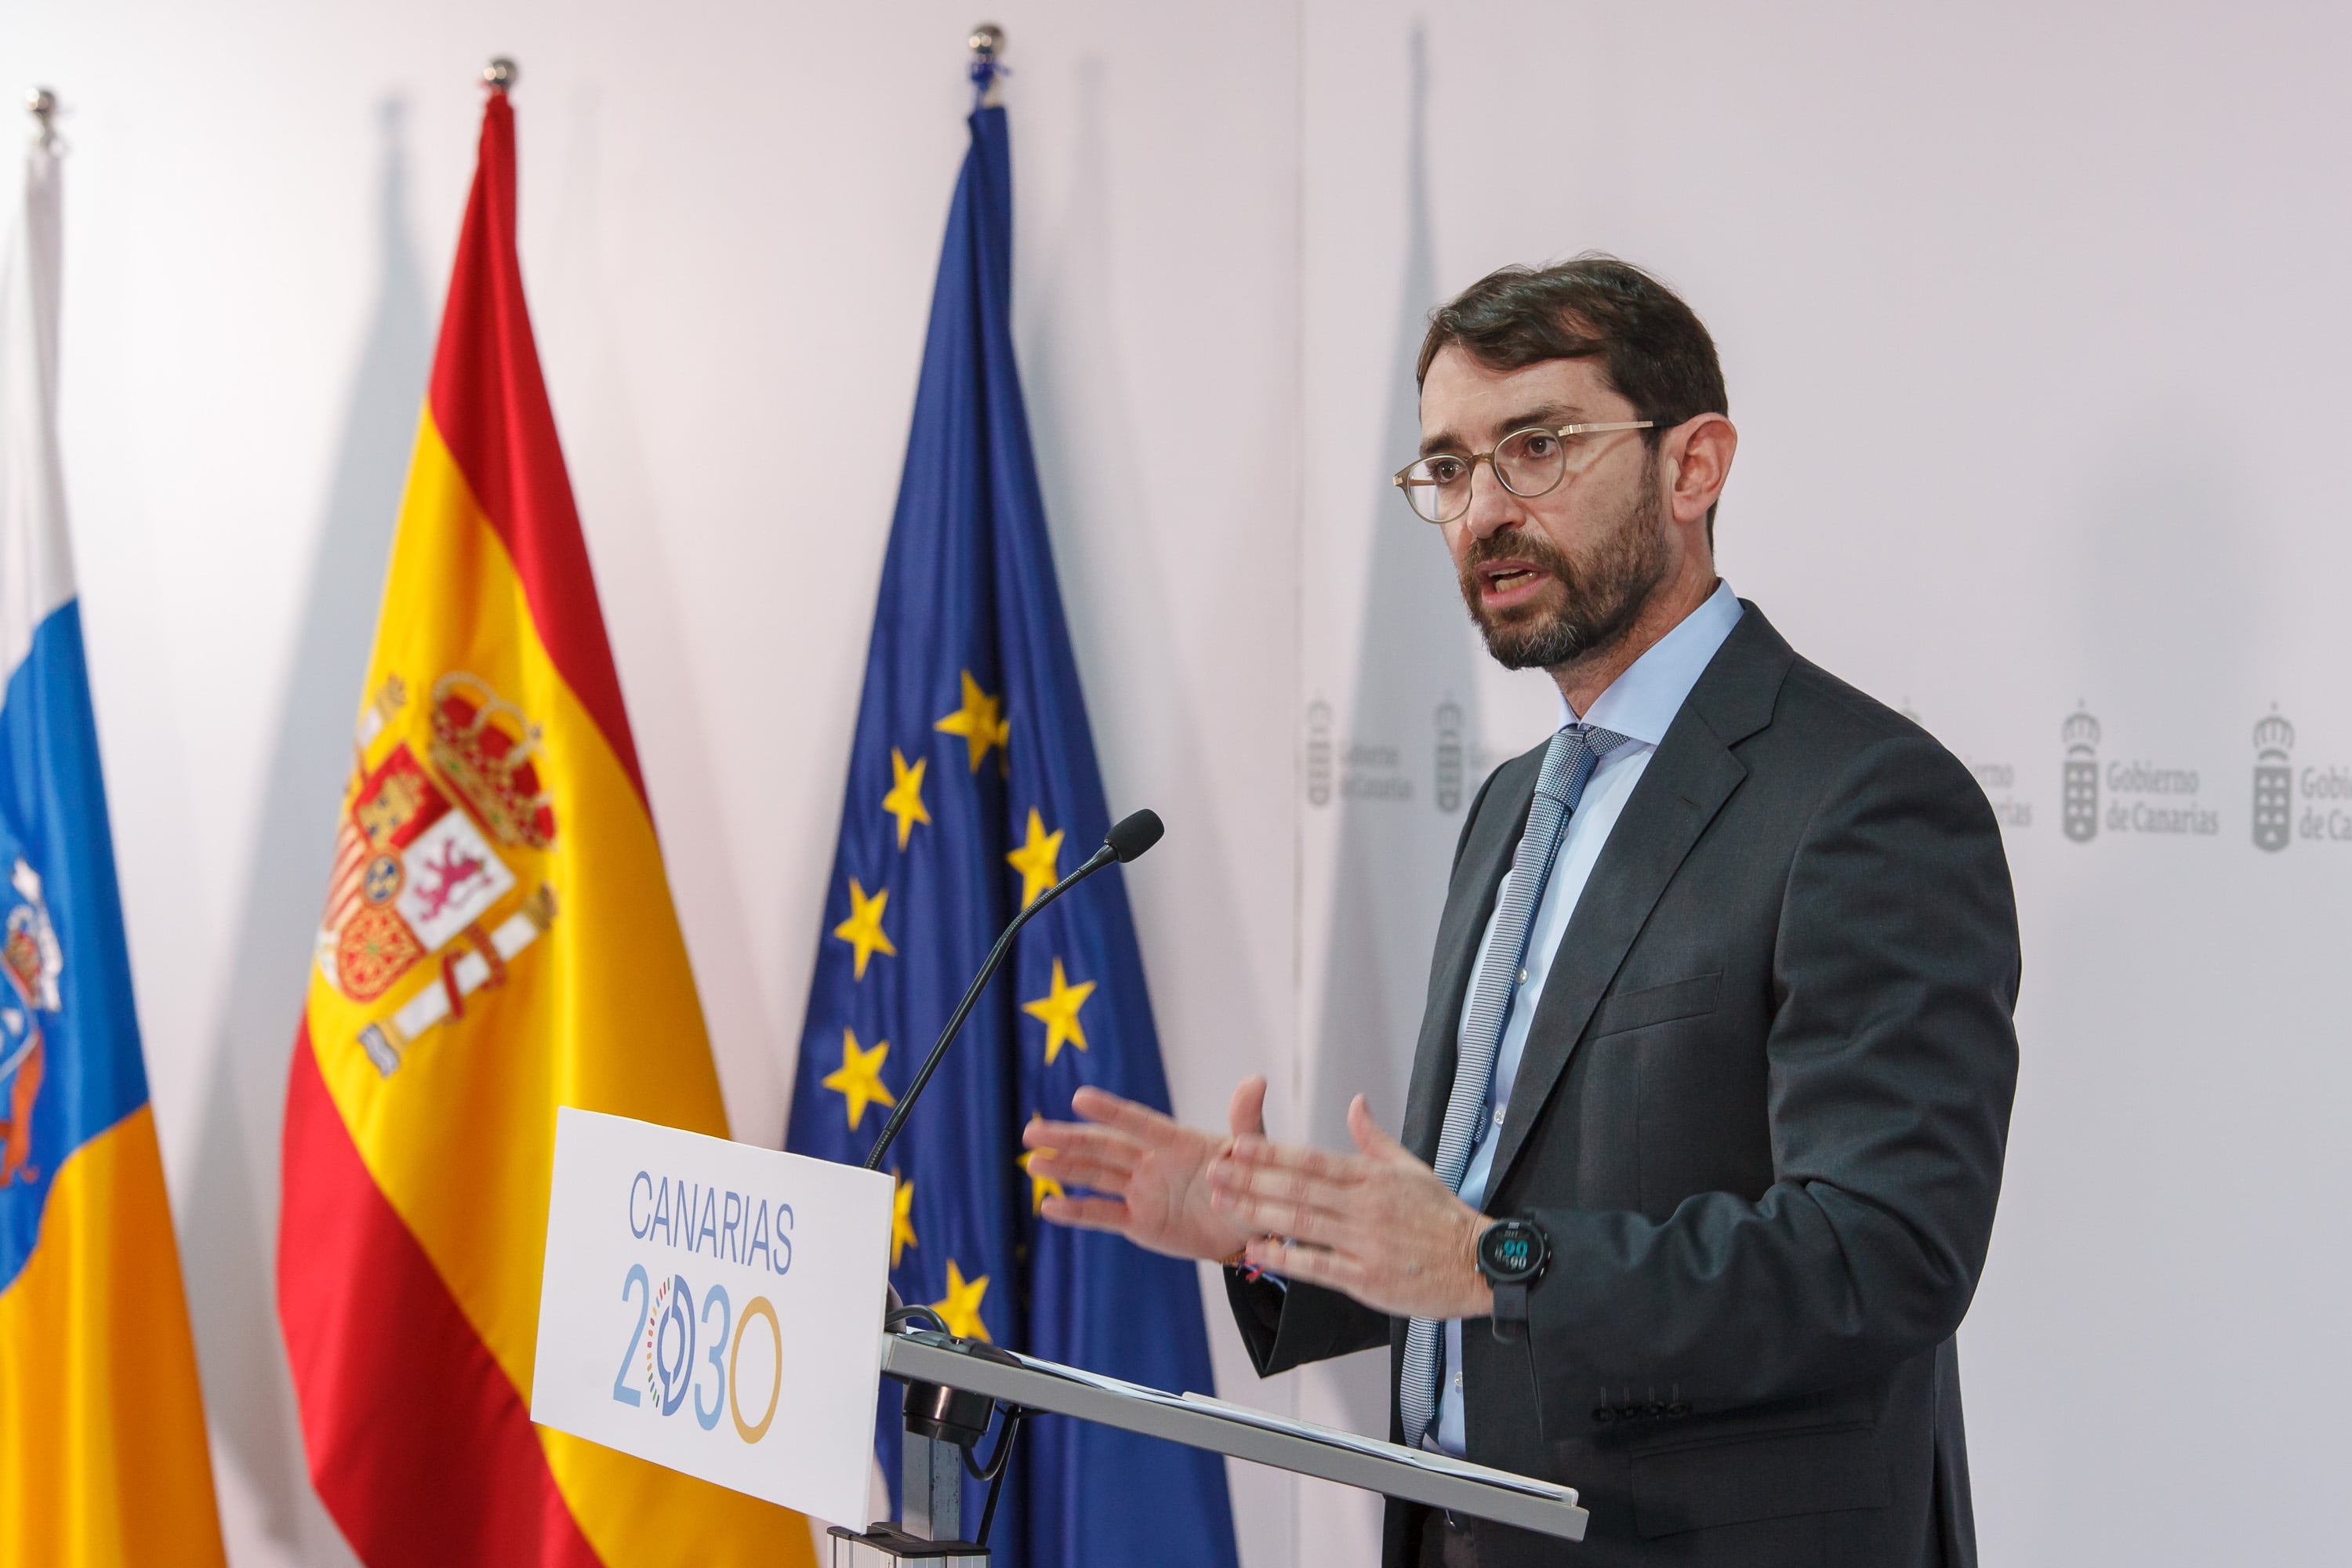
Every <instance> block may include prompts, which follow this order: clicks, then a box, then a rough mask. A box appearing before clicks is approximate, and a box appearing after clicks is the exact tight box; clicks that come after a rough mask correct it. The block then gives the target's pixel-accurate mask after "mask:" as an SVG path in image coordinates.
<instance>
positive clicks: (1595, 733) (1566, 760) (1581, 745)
mask: <svg viewBox="0 0 2352 1568" xmlns="http://www.w3.org/2000/svg"><path fill="white" fill-rule="evenodd" d="M1629 739H1631V737H1630V736H1625V735H1621V734H1619V733H1618V732H1617V731H1614V730H1603V729H1601V728H1600V727H1599V726H1597V725H1592V724H1563V725H1561V726H1560V728H1559V733H1557V734H1555V735H1553V736H1552V738H1551V744H1550V746H1549V747H1548V748H1546V750H1545V752H1544V763H1543V773H1541V775H1540V776H1539V777H1538V779H1537V780H1536V793H1537V794H1538V795H1549V796H1550V797H1551V798H1552V799H1554V800H1556V801H1558V802H1559V804H1560V805H1561V806H1562V807H1564V808H1566V809H1567V810H1569V811H1574V810H1575V809H1576V806H1577V803H1578V802H1579V801H1580V800H1581V799H1583V798H1584V786H1585V784H1586V783H1587V782H1588V781H1589V780H1591V777H1592V770H1593V769H1594V768H1596V767H1598V766H1599V765H1600V763H1601V758H1603V757H1605V756H1607V755H1608V754H1609V753H1610V752H1613V751H1615V750H1616V749H1617V748H1618V747H1620V746H1622V745H1623V744H1625V742H1627V741H1628V740H1629Z"/></svg>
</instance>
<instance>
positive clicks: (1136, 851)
mask: <svg viewBox="0 0 2352 1568" xmlns="http://www.w3.org/2000/svg"><path fill="white" fill-rule="evenodd" d="M1167 831H1168V829H1167V827H1166V826H1165V825H1163V824H1162V823H1161V822H1160V814H1159V813H1158V812H1156V811H1139V812H1136V813H1134V814H1133V815H1131V816H1122V817H1120V818H1119V819H1118V822H1117V823H1116V824H1115V825H1114V826H1112V828H1111V830H1110V831H1109V832H1108V833H1106V834H1104V835H1103V842H1104V843H1105V844H1107V845H1108V846H1109V847H1110V852H1111V853H1112V854H1114V855H1116V856H1118V859H1119V863H1120V864H1121V865H1125V864H1126V863H1127V862H1128V861H1129V860H1132V859H1134V858H1136V857H1137V856H1138V855H1140V854H1142V853H1143V852H1144V851H1145V850H1147V849H1149V848H1150V847H1152V846H1153V845H1155V844H1157V843H1159V842H1160V835H1161V834H1163V833H1165V832H1167Z"/></svg>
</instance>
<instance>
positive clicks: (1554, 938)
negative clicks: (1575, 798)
mask: <svg viewBox="0 0 2352 1568" xmlns="http://www.w3.org/2000/svg"><path fill="white" fill-rule="evenodd" d="M1740 609H1741V606H1740V603H1739V597H1738V595H1736V594H1734V593H1733V592H1732V591H1731V584H1728V583H1722V582H1718V583H1717V584H1716V585H1715V592H1714V594H1713V595H1709V597H1708V598H1707V600H1706V603H1705V604H1703V605H1700V606H1699V607H1698V608H1697V609H1696V610H1693V611H1692V612H1691V613H1690V614H1689V615H1687V616H1684V617H1683V620H1682V622H1681V624H1680V625H1678V626H1675V629H1674V630H1672V631H1670V632H1668V633H1667V634H1666V635H1665V636H1664V637H1660V638H1659V639H1658V640H1657V641H1656V642H1654V643H1653V644H1652V645H1651V646H1650V647H1649V648H1648V649H1647V650H1646V651H1644V652H1643V655H1642V657H1641V658H1637V659H1635V660H1634V661H1633V665H1632V666H1631V667H1630V668H1627V670H1626V671H1625V673H1624V674H1622V675H1621V676H1619V677H1618V678H1617V679H1615V680H1614V681H1612V682H1611V683H1610V686H1609V689H1607V690H1606V691H1603V692H1602V693H1601V695H1600V696H1599V697H1597V698H1595V699H1594V700H1593V703H1592V711H1591V712H1590V713H1587V714H1584V715H1582V718H1583V719H1584V720H1585V721H1587V722H1589V723H1591V724H1595V725H1598V726H1599V727H1601V729H1603V730H1613V731H1616V732H1617V733H1619V734H1621V735H1623V736H1625V737H1626V743H1625V744H1624V745H1622V746H1619V747H1617V748H1616V749H1615V750H1613V751H1612V752H1610V753H1609V754H1608V755H1607V756H1605V757H1603V758H1601V761H1600V763H1599V765H1598V766H1596V767H1595V768H1594V769H1593V770H1592V777H1591V780H1590V781H1588V782H1587V783H1586V784H1585V786H1584V798H1583V799H1582V800H1581V801H1580V802H1579V803H1578V805H1577V808H1576V811H1575V814H1574V815H1573V816H1570V818H1569V820H1568V831H1567V833H1566V834H1565V836H1563V837H1562V838H1561V839H1560V845H1559V856H1558V857H1557V858H1555V859H1554V860H1553V862H1552V870H1551V880H1550V881H1549V882H1548V883H1546V884H1545V885H1544V895H1543V901H1542V903H1540V904H1538V906H1537V908H1536V917H1535V924H1534V926H1533V928H1532V929H1530V930H1529V931H1528V947H1527V965H1526V967H1525V968H1523V969H1521V970H1520V971H1519V975H1518V987H1517V990H1516V991H1515V992H1514V993H1513V994H1512V997H1511V1015H1510V1018H1509V1020H1508V1021H1507V1023H1506V1024H1505V1025H1504V1026H1503V1040H1502V1046H1501V1048H1499V1049H1498V1050H1497V1051H1496V1053H1495V1076H1494V1079H1493V1080H1492V1081H1491V1082H1490V1083H1489V1084H1488V1085H1487V1088H1486V1115H1484V1116H1483V1117H1481V1118H1480V1119H1479V1122H1478V1142H1477V1143H1476V1145H1475V1146H1474V1147H1473V1148H1472V1150H1471V1152H1470V1163H1469V1166H1468V1168H1467V1169H1465V1171H1464V1172H1463V1173H1462V1201H1463V1202H1465V1203H1466V1204H1468V1205H1470V1206H1471V1207H1473V1208H1478V1207H1481V1206H1483V1205H1484V1204H1485V1202H1486V1183H1487V1181H1488V1179H1489V1178H1490V1177H1491V1176H1492V1175H1493V1173H1494V1167H1495V1143H1496V1136H1495V1135H1496V1132H1498V1131H1500V1130H1501V1128H1502V1125H1503V1114H1504V1112H1505V1110H1507V1108H1508V1107H1509V1105H1510V1103H1511V1085H1512V1083H1513V1082H1514V1081H1515V1080H1516V1079H1517V1077H1518V1072H1519V1058H1520V1056H1521V1054H1522V1053H1524V1052H1525V1050H1526V1049H1527V1044H1528V1027H1529V1026H1531V1025H1532V1024H1533V1023H1534V1022H1535V1016H1536V1006H1537V1005H1538V1003H1540V1002H1541V1001H1542V1000H1543V990H1544V981H1545V979H1546V977H1548V976H1549V974H1550V973H1551V963H1552V957H1553V955H1554V953H1556V952H1558V951H1559V942H1560V938H1561V937H1562V936H1563V935H1565V934H1566V933H1567V931H1568V922H1569V919H1570V916H1572V915H1574V914H1575V913H1576V902H1577V900H1578V899H1579V898H1580V897H1581V896H1582V895H1583V892H1584V884H1585V881H1586V880H1587V879H1589V878H1590V877H1591V875H1592V866H1593V862H1595V861H1597V860H1598V859H1600V858H1601V846H1603V845H1605V844H1607V843H1608V842H1609V833H1610V830H1611V829H1612V828H1613V827H1615V826H1617V818H1618V816H1620V815H1621V814H1622V812H1623V811H1624V809H1625V802H1626V801H1627V800H1629V799H1631V798H1632V796H1633V786H1634V785H1635V784H1639V783H1640V782H1641V779H1642V774H1643V772H1644V771H1645V770H1646V769H1647V768H1648V767H1649V765H1650V758H1651V757H1652V756H1653V755H1654V754H1655V753H1656V752H1657V749H1658V742H1660V741H1663V740H1664V739H1665V735H1666V727H1667V726H1668V725H1670V724H1672V723H1673V722H1674V721H1675V714H1676V713H1679V712H1681V711H1682V706H1683V700H1684V699H1685V698H1686V697H1688V696H1689V695H1690V690H1691V688H1692V687H1694V686H1696V685H1697V684H1698V678H1699V675H1700V672H1702V671H1703V670H1705V669H1706V666H1707V661H1708V660H1709V659H1711V658H1714V657H1715V652H1716V649H1717V648H1719V647H1722V646H1723V639H1724V638H1726V637H1729V636H1730V635H1731V628H1732V627H1733V626H1737V625H1738V622H1739V616H1740ZM1561 707H1562V708H1563V710H1564V709H1565V708H1566V707H1567V705H1566V704H1565V703H1562V704H1561ZM1575 717H1576V715H1573V714H1570V719H1573V718H1575ZM1510 876H1511V873H1509V872H1505V873H1504V879H1505V882H1506V883H1507V882H1508V880H1509V879H1510ZM1503 903H1504V899H1503V896H1502V893H1501V892H1499V891H1498V892H1497V893H1496V899H1495V907H1496V910H1497V912H1499V911H1500V910H1501V909H1502V907H1503ZM1494 945H1495V924H1494V921H1493V920H1491V919H1490V920H1489V921H1487V922H1486V935H1485V936H1483V937H1481V938H1480V939H1479V942H1478V961H1477V963H1476V964H1475V966H1474V967H1473V968H1472V969H1471V971H1470V981H1469V984H1467V985H1465V987H1464V988H1463V994H1464V995H1465V996H1468V995H1470V994H1474V993H1475V991H1476V990H1477V988H1478V976H1479V973H1481V972H1482V971H1483V970H1485V968H1486V959H1487V954H1488V952H1490V951H1491V950H1492V949H1493V947H1494ZM1468 1012H1469V1009H1468V1008H1467V1007H1465V1008H1464V1009H1463V1013H1464V1015H1465V1017H1466V1016H1467V1015H1468ZM1461 1368H1462V1324H1461V1322H1460V1321H1459V1320H1456V1321H1453V1322H1450V1323H1448V1324H1446V1325H1445V1360H1444V1365H1443V1367H1442V1368H1441V1370H1440V1374H1439V1379H1438V1399H1437V1446H1438V1447H1441V1448H1443V1449H1444V1450H1445V1451H1446V1452H1447V1453H1449V1454H1455V1455H1459V1454H1461V1453H1462V1452H1463V1451H1464V1448H1465V1440H1464V1434H1463V1425H1462V1372H1461Z"/></svg>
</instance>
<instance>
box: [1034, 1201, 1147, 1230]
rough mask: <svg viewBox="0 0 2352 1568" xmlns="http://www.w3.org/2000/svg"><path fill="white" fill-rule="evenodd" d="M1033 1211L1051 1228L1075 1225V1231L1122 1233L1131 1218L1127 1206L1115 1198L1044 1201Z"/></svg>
mask: <svg viewBox="0 0 2352 1568" xmlns="http://www.w3.org/2000/svg"><path fill="white" fill-rule="evenodd" d="M1037 1212H1038V1213H1039V1214H1041V1215H1045V1217H1046V1218H1047V1219H1050V1220H1052V1221H1053V1222H1054V1223H1055V1225H1066V1226H1075V1227H1076V1228H1077V1229H1079V1230H1108V1231H1116V1232H1118V1233H1119V1234H1121V1235H1124V1234H1126V1232H1127V1229H1128V1226H1129V1224H1130V1223H1131V1220H1132V1216H1131V1215H1129V1213H1128V1211H1127V1205H1126V1204H1124V1203H1122V1202H1120V1201H1119V1200H1118V1199H1117V1198H1068V1197H1062V1198H1047V1199H1046V1200H1045V1202H1044V1203H1043V1204H1040V1205H1038V1206H1037Z"/></svg>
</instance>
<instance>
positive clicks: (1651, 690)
mask: <svg viewBox="0 0 2352 1568" xmlns="http://www.w3.org/2000/svg"><path fill="white" fill-rule="evenodd" d="M1744 609H1745V606H1743V605H1741V604H1740V602H1739V595H1737V594H1735V593H1733V592H1732V591H1731V584H1728V583H1726V582H1724V581H1722V580H1721V579H1717V582H1716V584H1715V592H1714V593H1712V594H1710V595H1707V597H1706V603H1704V604H1702V605H1699V607H1698V608H1697V609H1696V610H1693V611H1692V612H1691V613H1690V614H1689V615H1687V616H1684V617H1683V618H1682V620H1681V621H1680V622H1679V623H1678V624H1676V626H1675V629H1674V630H1672V631H1670V632H1668V633H1667V634H1666V635H1665V636H1664V637H1660V638H1659V639H1658V640H1657V641H1656V642H1654V643H1652V644H1651V645H1650V646H1649V647H1647V648H1646V649H1644V650H1643V654H1642V657H1641V658H1637V659H1635V660H1634V661H1633V664H1632V665H1630V666H1629V667H1628V668H1626V670H1625V673H1624V674H1622V675H1621V676H1619V677H1618V678H1617V679H1614V680H1612V681H1611V682H1610V683H1609V688H1608V689H1607V690H1605V691H1603V692H1601V695H1600V696H1599V697H1596V698H1594V699H1593V700H1592V711H1591V712H1590V713H1587V714H1585V715H1584V719H1585V721H1587V722H1589V723H1591V724H1595V725H1598V726H1599V727H1600V728H1601V729H1603V730H1613V731H1616V732H1617V733H1618V734H1620V735H1622V736H1624V737H1625V738H1626V739H1627V740H1631V741H1640V742H1644V743H1646V744H1648V745H1653V746H1654V745H1656V744H1657V743H1658V742H1661V741H1663V740H1664V739H1665V738H1666V729H1667V727H1668V726H1669V725H1671V724H1672V723H1673V722H1674V721H1675V714H1676V713H1679V712H1681V711H1682V706H1683V700H1684V699H1685V698H1687V697H1688V696H1689V695H1690V693H1691V688H1692V687H1694V686H1696V685H1697V684H1698V678H1699V676H1700V675H1701V674H1703V673H1704V672H1705V671H1706V667H1707V661H1708V660H1710V659H1712V658H1715V651H1716V649H1717V648H1719V647H1722V646H1723V640H1724V639H1725V638H1726V637H1729V636H1730V635H1731V628H1732V627H1733V626H1738V624H1739V617H1740V616H1741V614H1742V613H1743V611H1744ZM1560 707H1561V709H1562V710H1564V711H1567V712H1568V714H1569V718H1570V721H1571V722H1572V721H1574V719H1575V717H1576V715H1575V713H1574V711H1573V710H1570V709H1569V708H1568V704H1567V702H1566V700H1562V701H1561V703H1560Z"/></svg>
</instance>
